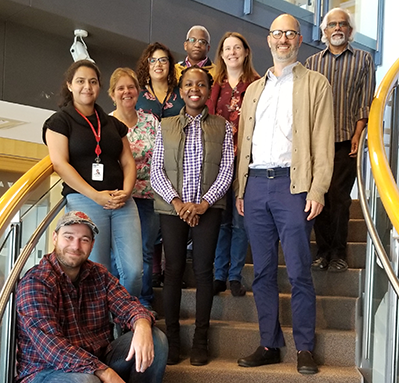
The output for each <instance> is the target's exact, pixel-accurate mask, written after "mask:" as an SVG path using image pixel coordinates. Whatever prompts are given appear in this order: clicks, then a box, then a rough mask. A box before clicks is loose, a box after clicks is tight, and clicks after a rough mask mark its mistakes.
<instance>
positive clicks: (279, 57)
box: [271, 45, 299, 62]
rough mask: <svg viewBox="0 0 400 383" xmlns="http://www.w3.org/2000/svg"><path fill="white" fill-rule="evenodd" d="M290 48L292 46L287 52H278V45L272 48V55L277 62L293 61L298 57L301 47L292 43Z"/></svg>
mask: <svg viewBox="0 0 400 383" xmlns="http://www.w3.org/2000/svg"><path fill="white" fill-rule="evenodd" d="M289 48H290V49H289V51H288V52H286V53H283V52H278V49H277V47H274V48H272V49H271V54H272V57H273V58H274V60H275V61H277V62H287V61H293V58H294V59H296V58H297V54H298V52H299V47H298V46H294V45H291V46H289Z"/></svg>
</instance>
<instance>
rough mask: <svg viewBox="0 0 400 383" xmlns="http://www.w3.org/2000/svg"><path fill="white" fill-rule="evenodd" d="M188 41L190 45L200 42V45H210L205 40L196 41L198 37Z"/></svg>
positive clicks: (190, 38)
mask: <svg viewBox="0 0 400 383" xmlns="http://www.w3.org/2000/svg"><path fill="white" fill-rule="evenodd" d="M186 41H189V43H190V44H196V42H198V43H199V44H200V45H203V46H206V45H208V41H207V40H204V39H196V37H189V38H188V39H187V40H186Z"/></svg>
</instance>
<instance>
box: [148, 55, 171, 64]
mask: <svg viewBox="0 0 400 383" xmlns="http://www.w3.org/2000/svg"><path fill="white" fill-rule="evenodd" d="M147 61H148V62H149V64H150V65H155V64H156V62H157V61H158V62H159V63H160V64H161V65H165V64H166V63H167V62H168V61H169V58H168V57H166V56H164V57H158V58H157V57H149V58H148V59H147Z"/></svg>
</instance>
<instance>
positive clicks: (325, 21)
mask: <svg viewBox="0 0 400 383" xmlns="http://www.w3.org/2000/svg"><path fill="white" fill-rule="evenodd" d="M335 11H342V12H343V13H345V14H346V18H347V22H348V23H349V27H350V28H351V33H350V36H349V41H353V40H354V35H355V34H356V24H355V22H354V19H353V16H352V15H351V13H350V12H349V11H348V10H347V9H343V8H333V9H331V10H330V11H329V12H328V13H327V14H326V15H325V16H324V19H323V20H322V23H321V25H320V26H319V27H320V29H321V32H322V37H321V41H322V42H323V43H325V44H326V45H329V41H328V39H327V38H326V36H325V29H326V27H327V25H328V17H329V16H330V15H331V13H333V12H335Z"/></svg>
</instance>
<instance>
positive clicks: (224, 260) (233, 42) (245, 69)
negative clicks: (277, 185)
mask: <svg viewBox="0 0 400 383" xmlns="http://www.w3.org/2000/svg"><path fill="white" fill-rule="evenodd" d="M216 52H217V53H216V57H215V64H216V74H215V76H214V85H213V87H212V90H211V96H210V98H209V100H208V102H207V106H208V108H209V110H210V113H213V114H217V115H220V116H222V117H224V118H225V119H226V120H227V121H229V122H230V123H231V125H232V133H233V140H234V147H235V154H236V149H237V137H238V135H237V132H238V129H239V126H238V125H239V118H240V109H241V106H242V101H243V97H244V93H245V91H246V89H247V87H248V86H249V85H250V84H251V83H252V82H253V81H254V80H257V79H259V78H260V76H259V75H258V73H257V72H256V71H255V69H254V67H253V63H252V54H251V49H250V46H249V44H248V42H247V41H246V39H245V38H244V36H242V35H241V34H240V33H237V32H226V33H225V34H224V35H223V36H222V38H221V40H220V42H219V44H218V48H217V51H216ZM235 168H236V166H235ZM247 245H248V240H247V235H246V231H245V229H244V221H243V217H242V216H240V215H239V214H238V212H237V210H236V206H235V195H234V193H233V191H232V187H231V188H229V190H228V192H227V207H226V210H225V211H224V213H223V216H222V224H221V227H220V231H219V237H218V244H217V249H216V251H215V264H214V266H215V280H214V295H216V294H218V293H220V292H222V291H225V290H226V281H227V280H229V285H230V290H231V294H232V295H233V296H235V297H239V296H243V295H245V294H246V289H245V287H244V286H243V285H242V282H241V281H242V269H243V266H244V263H245V259H246V253H247Z"/></svg>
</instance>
